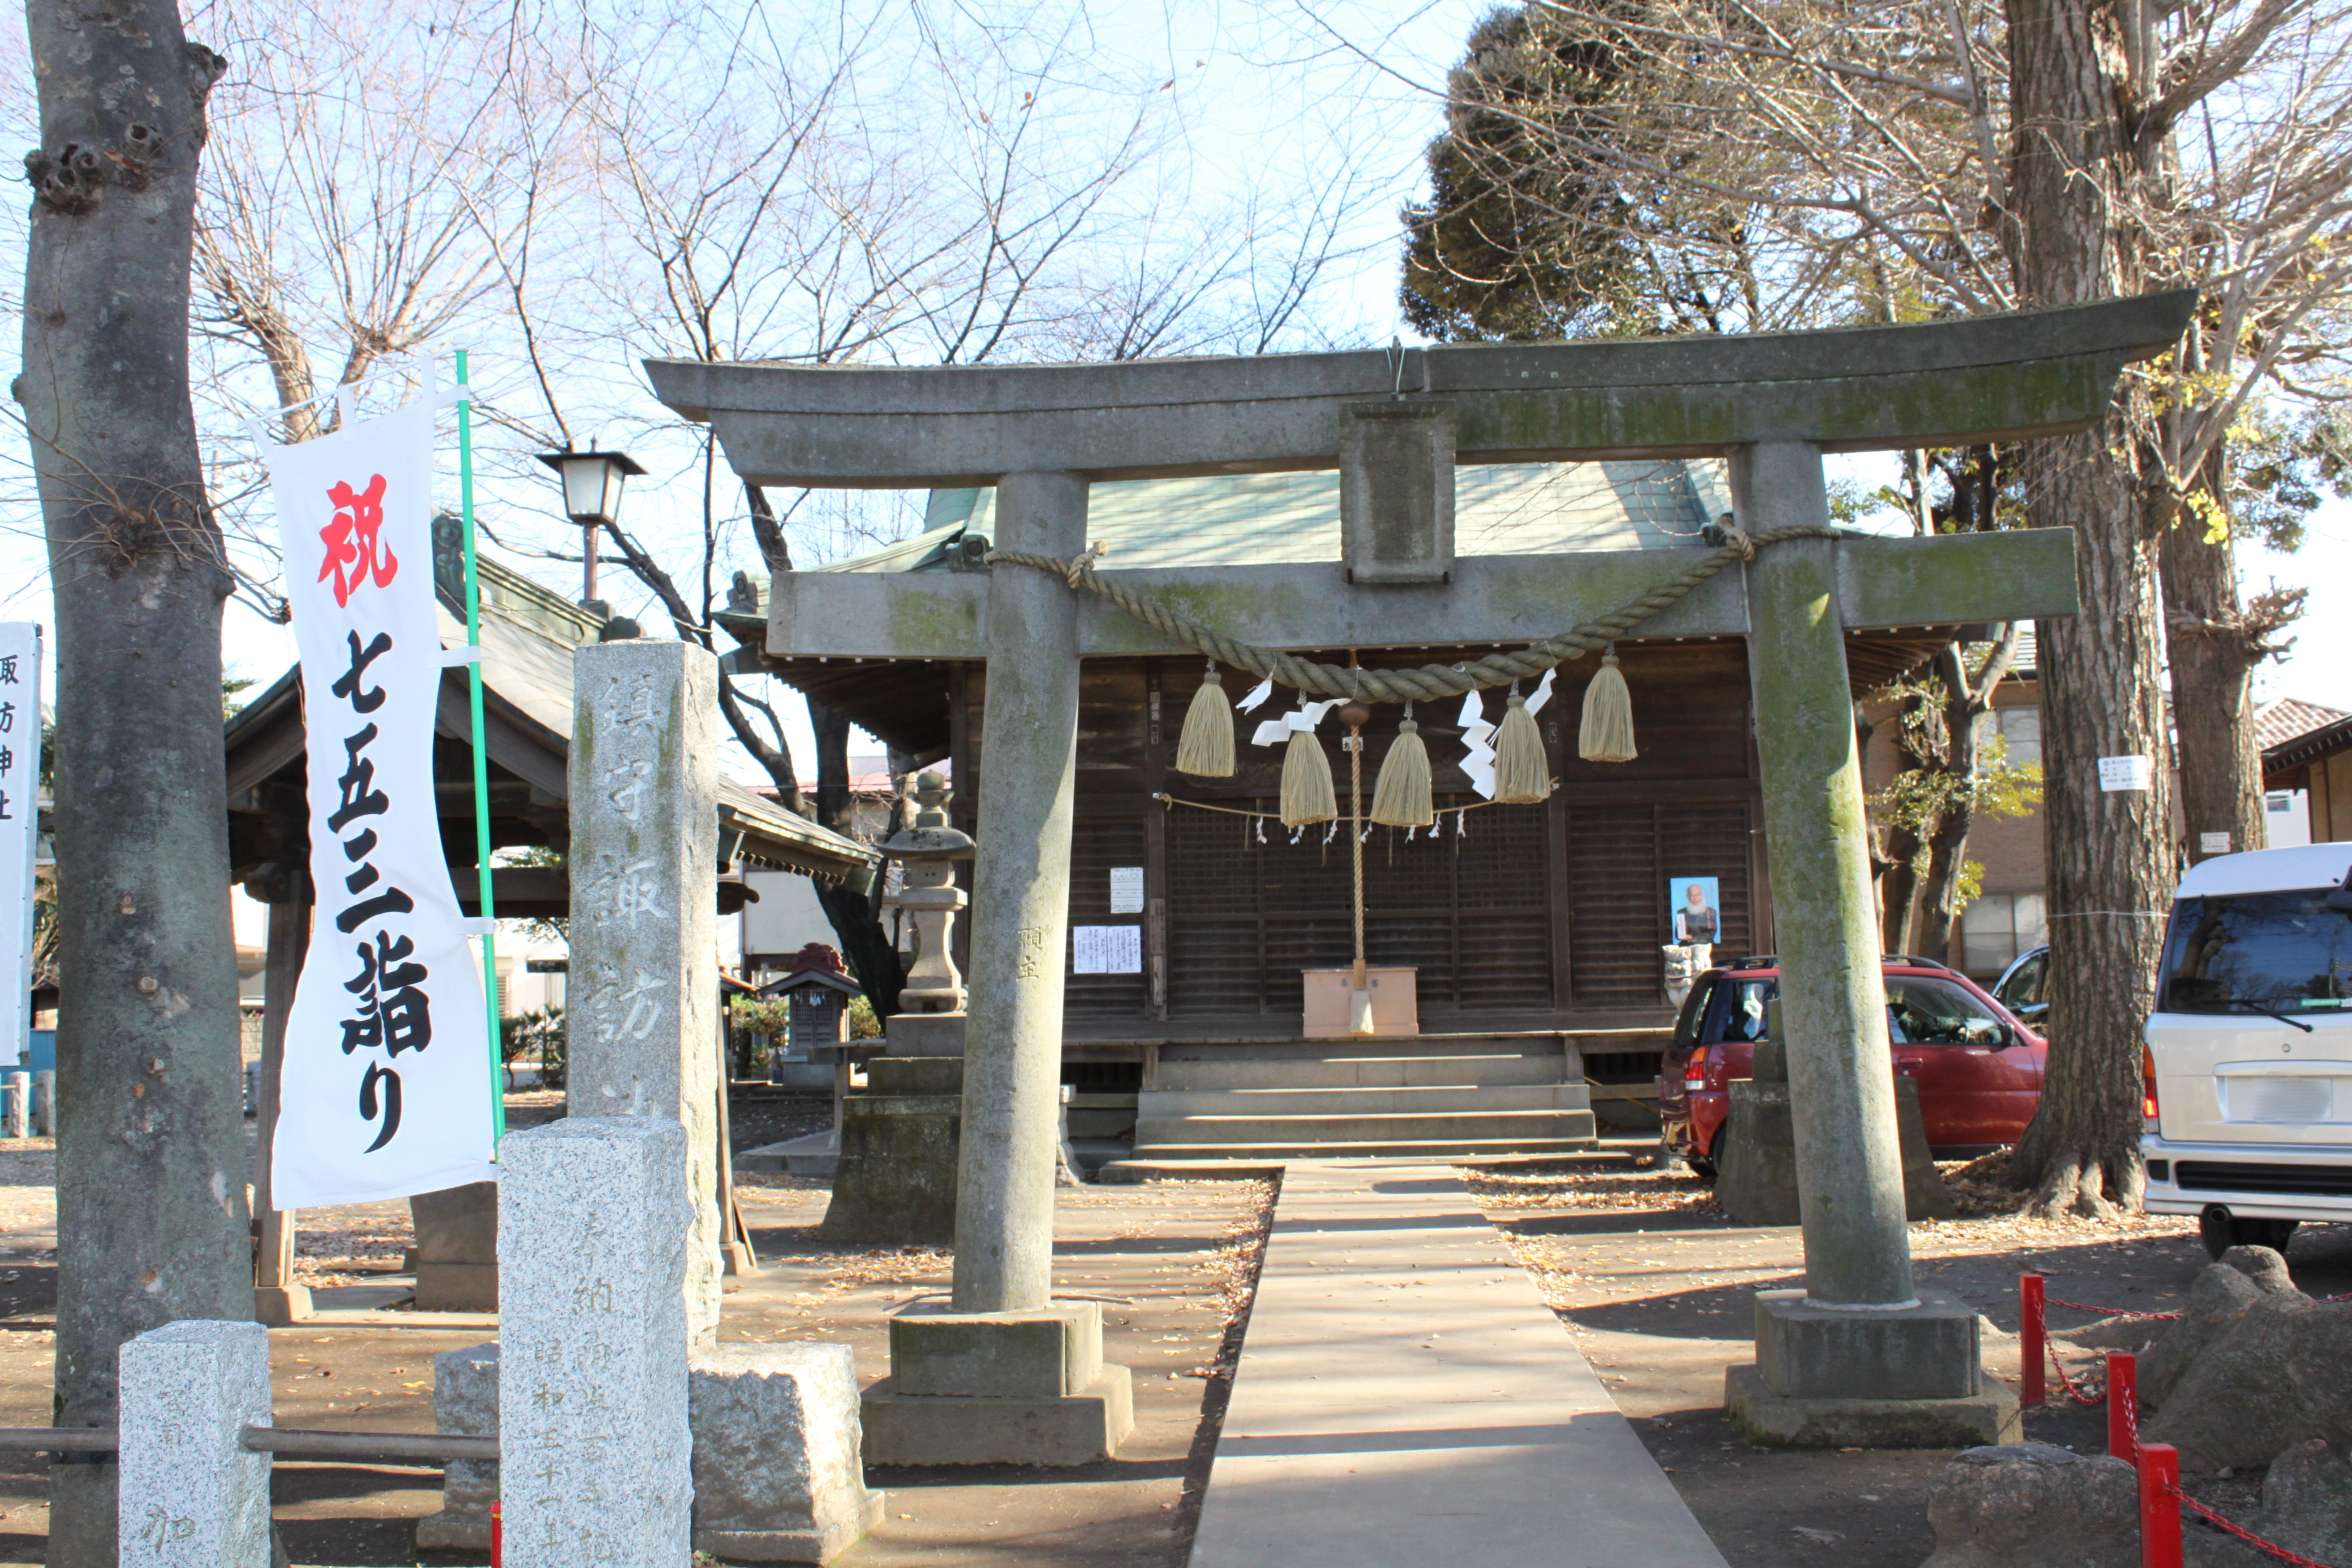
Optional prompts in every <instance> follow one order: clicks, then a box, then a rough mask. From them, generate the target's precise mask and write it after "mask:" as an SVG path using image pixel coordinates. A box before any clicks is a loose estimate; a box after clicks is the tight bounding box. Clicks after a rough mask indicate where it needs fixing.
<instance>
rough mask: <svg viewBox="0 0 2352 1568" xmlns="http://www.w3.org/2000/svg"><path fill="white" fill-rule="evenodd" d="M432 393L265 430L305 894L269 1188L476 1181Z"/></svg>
mask: <svg viewBox="0 0 2352 1568" xmlns="http://www.w3.org/2000/svg"><path fill="white" fill-rule="evenodd" d="M433 414H434V410H433V406H432V404H431V403H430V402H429V401H425V402H419V403H415V404H412V405H410V406H409V407H408V408H405V409H403V410H401V411H400V412H399V413H397V414H392V415H388V416H386V417H384V418H381V419H374V420H370V421H368V422H366V423H364V424H351V425H347V426H346V427H345V428H344V429H342V430H341V431H338V432H337V433H335V434H333V435H329V436H322V437H320V438H318V439H317V440H314V441H305V442H303V443H302V444H301V445H299V446H290V447H274V448H272V449H271V451H270V454H269V466H270V484H271V488H272V489H273V490H274V491H275V493H276V496H277V502H278V520H279V526H280V528H282V529H283V530H284V533H285V546H286V595H287V598H288V599H289V600H290V601H291V602H292V604H293V609H294V637H295V641H296V643H297V645H298V646H299V647H300V649H301V653H302V697H303V726H304V732H305V735H306V737H307V740H308V745H309V753H310V792H309V793H310V877H311V885H312V888H313V890H314V893H315V896H316V899H317V907H316V908H315V909H314V911H313V913H312V925H311V935H310V950H309V952H308V953H307V954H305V955H304V959H303V964H302V983H301V984H300V985H298V986H297V987H296V988H295V991H294V1010H293V1013H292V1016H291V1017H290V1018H289V1020H288V1022H287V1027H286V1066H285V1071H284V1073H283V1075H282V1076H281V1077H280V1079H279V1089H278V1095H279V1099H278V1105H279V1112H278V1132H277V1143H276V1147H275V1152H274V1156H273V1159H272V1162H271V1165H270V1182H271V1193H272V1195H273V1197H274V1198H275V1199H276V1202H277V1204H278V1206H279V1207H280V1208H284V1209H296V1208H311V1207H316V1206H318V1205H320V1204H329V1203H357V1202H362V1201H365V1200H368V1199H372V1198H398V1197H405V1196H407V1195H408V1194H411V1193H418V1192H431V1191H434V1190H436V1189H439V1188H442V1187H454V1186H457V1185H459V1184H461V1183H464V1182H470V1181H486V1180H489V1179H491V1177H492V1176H493V1174H494V1171H493V1167H492V1166H491V1164H490V1153H491V1130H490V1092H491V1077H490V1046H489V1031H488V1026H487V1025H486V1023H485V1022H484V1020H483V1013H482V1007H483V1003H482V985H481V978H480V975H479V974H478V972H477V971H476V969H475V966H474V957H473V953H472V951H471V950H470V948H469V943H468V937H469V935H470V932H469V930H468V927H467V923H466V921H465V918H464V916H463V914H462V913H461V912H460V911H459V909H458V906H457V895H456V893H455V891H454V890H453V889H452V888H451V887H450V883H449V867H448V862H447V860H446V859H445V857H444V855H443V853H442V848H441V824H440V818H439V814H438V811H437V808H436V805H435V800H434V791H433V719H434V712H435V710H436V708H437V707H438V705H439V702H440V692H441V637H440V631H439V627H438V625H437V623H436V620H435V616H434V605H433V544H432V510H433V508H432V480H433Z"/></svg>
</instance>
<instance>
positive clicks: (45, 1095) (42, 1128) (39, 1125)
mask: <svg viewBox="0 0 2352 1568" xmlns="http://www.w3.org/2000/svg"><path fill="white" fill-rule="evenodd" d="M33 1091H34V1092H33V1127H34V1129H35V1130H36V1131H37V1132H39V1133H40V1135H41V1136H42V1137H44V1138H54V1137H56V1136H57V1074H56V1072H55V1071H54V1070H51V1071H49V1072H44V1073H35V1074H33Z"/></svg>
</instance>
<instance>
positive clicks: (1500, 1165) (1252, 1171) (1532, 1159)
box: [1081, 1139, 1657, 1186]
mask: <svg viewBox="0 0 2352 1568" xmlns="http://www.w3.org/2000/svg"><path fill="white" fill-rule="evenodd" d="M1656 1146H1657V1140H1655V1139H1652V1140H1650V1141H1649V1142H1648V1143H1646V1144H1645V1145H1643V1147H1642V1150H1641V1152H1642V1153H1644V1154H1646V1153H1648V1152H1649V1151H1650V1150H1651V1149H1654V1148H1655V1147H1656ZM1219 1148H1220V1152H1219V1153H1218V1154H1215V1155H1205V1156H1197V1157H1193V1156H1178V1157H1175V1158H1166V1159H1163V1158H1160V1157H1157V1156H1153V1157H1150V1158H1143V1157H1136V1156H1128V1155H1126V1152H1125V1150H1124V1149H1123V1148H1122V1150H1121V1151H1120V1152H1121V1154H1122V1158H1119V1159H1115V1160H1109V1161H1106V1162H1104V1163H1103V1164H1101V1165H1099V1166H1089V1167H1088V1169H1089V1170H1090V1171H1091V1172H1092V1173H1093V1176H1094V1179H1095V1180H1096V1181H1098V1182H1104V1183H1108V1184H1110V1185H1112V1186H1117V1185H1119V1184H1120V1183H1122V1182H1128V1183H1132V1182H1145V1181H1195V1180H1224V1181H1257V1180H1263V1179H1267V1178H1271V1177H1275V1176H1279V1175H1280V1174H1281V1173H1282V1171H1283V1170H1284V1168H1285V1167H1287V1166H1289V1165H1291V1164H1294V1163H1297V1159H1303V1160H1306V1161H1309V1162H1312V1161H1314V1160H1317V1159H1322V1158H1327V1157H1329V1156H1328V1154H1327V1151H1325V1150H1322V1149H1317V1150H1316V1151H1315V1152H1314V1153H1313V1154H1309V1155H1304V1156H1299V1157H1297V1159H1293V1158H1289V1157H1284V1156H1280V1155H1262V1154H1255V1153H1252V1152H1249V1151H1247V1150H1244V1151H1242V1152H1241V1153H1239V1154H1236V1153H1234V1152H1233V1151H1232V1150H1231V1149H1230V1148H1227V1147H1226V1146H1223V1145H1220V1146H1219ZM1081 1152H1083V1151H1081ZM1355 1157H1356V1158H1359V1159H1367V1160H1369V1159H1372V1158H1374V1157H1373V1156H1355ZM1441 1157H1442V1158H1443V1159H1445V1161H1446V1163H1448V1164H1449V1165H1459V1166H1463V1167H1465V1168H1467V1169H1471V1170H1488V1171H1557V1170H1567V1169H1572V1168H1573V1169H1583V1168H1588V1167H1590V1168H1600V1169H1609V1168H1615V1167H1620V1166H1631V1165H1632V1164H1633V1163H1634V1160H1635V1155H1634V1154H1633V1153H1631V1152H1629V1151H1627V1150H1624V1149H1619V1148H1612V1147H1611V1146H1610V1145H1609V1143H1608V1142H1607V1141H1606V1140H1603V1141H1602V1142H1601V1143H1599V1144H1586V1143H1582V1142H1578V1143H1575V1144H1572V1145H1570V1146H1569V1147H1567V1148H1564V1149H1554V1150H1550V1151H1548V1152H1547V1151H1545V1150H1542V1149H1536V1150H1531V1151H1522V1150H1521V1149H1520V1148H1519V1147H1518V1145H1516V1144H1513V1145H1511V1146H1510V1147H1508V1148H1506V1149H1504V1150H1502V1151H1500V1152H1499V1153H1479V1154H1453V1155H1445V1156H1441ZM1421 1158H1426V1156H1422V1157H1421ZM1415 1159H1416V1156H1413V1155H1406V1156H1403V1160H1402V1163H1412V1162H1414V1161H1415Z"/></svg>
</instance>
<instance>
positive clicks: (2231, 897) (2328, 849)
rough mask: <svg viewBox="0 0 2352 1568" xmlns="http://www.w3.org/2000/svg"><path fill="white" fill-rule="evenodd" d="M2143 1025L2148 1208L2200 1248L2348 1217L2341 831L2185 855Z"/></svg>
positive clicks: (2344, 852) (2349, 987)
mask: <svg viewBox="0 0 2352 1568" xmlns="http://www.w3.org/2000/svg"><path fill="white" fill-rule="evenodd" d="M2145 1038H2146V1041H2147V1051H2146V1054H2145V1064H2144V1065H2145V1068H2146V1076H2147V1103H2146V1105H2145V1106H2144V1107H2143V1112H2144V1115H2145V1118H2146V1119H2145V1122H2144V1124H2143V1126H2144V1136H2143V1137H2142V1138H2141V1140H2140V1149H2141V1152H2142V1153H2144V1154H2145V1155H2146V1156H2147V1161H2148V1195H2147V1199H2146V1207H2147V1210H2148V1212H2149V1213H2151V1214H2194V1215H2197V1216H2198V1217H2199V1227H2198V1228H2199V1231H2200V1232H2201V1234H2202V1235H2203V1237H2204V1240H2205V1247H2206V1250H2207V1251H2208V1252H2211V1253H2212V1254H2213V1255H2214V1256H2215V1257H2219V1256H2220V1255H2221V1254H2222V1252H2223V1251H2225V1250H2226V1249H2228V1248H2229V1247H2232V1246H2237V1245H2253V1246H2263V1247H2277V1248H2280V1249H2281V1250H2284V1248H2285V1247H2286V1245H2287V1238H2288V1237H2289V1236H2290V1235H2292V1234H2294V1230H2295V1227H2296V1225H2298V1224H2299V1223H2301V1222H2302V1221H2304V1220H2352V843H2338V844H2308V845H2304V846H2302V847H2300V848H2296V849H2263V850H2254V851H2251V852H2249V853H2247V854H2243V855H2222V856H2219V857H2218V858H2216V859H2213V860H2208V861H2206V862H2204V863H2203V864H2202V865H2199V866H2196V867H2194V868H2192V869H2191V870H2190V872H2189V874H2188V875H2187V876H2185V877H2183V878H2182V879H2181V884H2180V890H2179V891H2178V892H2176V893H2175V894H2174V895H2173V904H2172V919H2171V923H2170V925H2169V926H2168V927H2167V928H2166V930H2165V935H2164V964H2163V968H2162V969H2161V970H2160V971H2159V972H2158V975H2157V980H2156V1010H2155V1012H2154V1013H2153V1014H2152V1015H2150V1017H2149V1019H2148V1028H2147V1033H2146V1036H2145Z"/></svg>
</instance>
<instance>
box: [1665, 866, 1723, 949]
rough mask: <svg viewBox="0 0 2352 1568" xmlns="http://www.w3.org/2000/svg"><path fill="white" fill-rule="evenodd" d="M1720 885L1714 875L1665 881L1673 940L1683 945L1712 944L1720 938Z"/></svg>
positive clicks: (1721, 908) (1698, 945)
mask: <svg viewBox="0 0 2352 1568" xmlns="http://www.w3.org/2000/svg"><path fill="white" fill-rule="evenodd" d="M1721 893H1722V886H1721V884H1720V882H1719V881H1718V880H1717V879H1716V878H1714V877H1675V878H1672V879H1671V880H1669V881H1668V882H1667V884H1666V907H1667V909H1668V910H1669V911H1670V913H1671V918H1672V921H1673V926H1674V940H1675V941H1676V942H1677V943H1678V944H1680V945H1681V946H1683V947H1712V946H1713V945H1714V944H1715V943H1717V942H1720V941H1721V940H1723V905H1722V902H1721Z"/></svg>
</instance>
